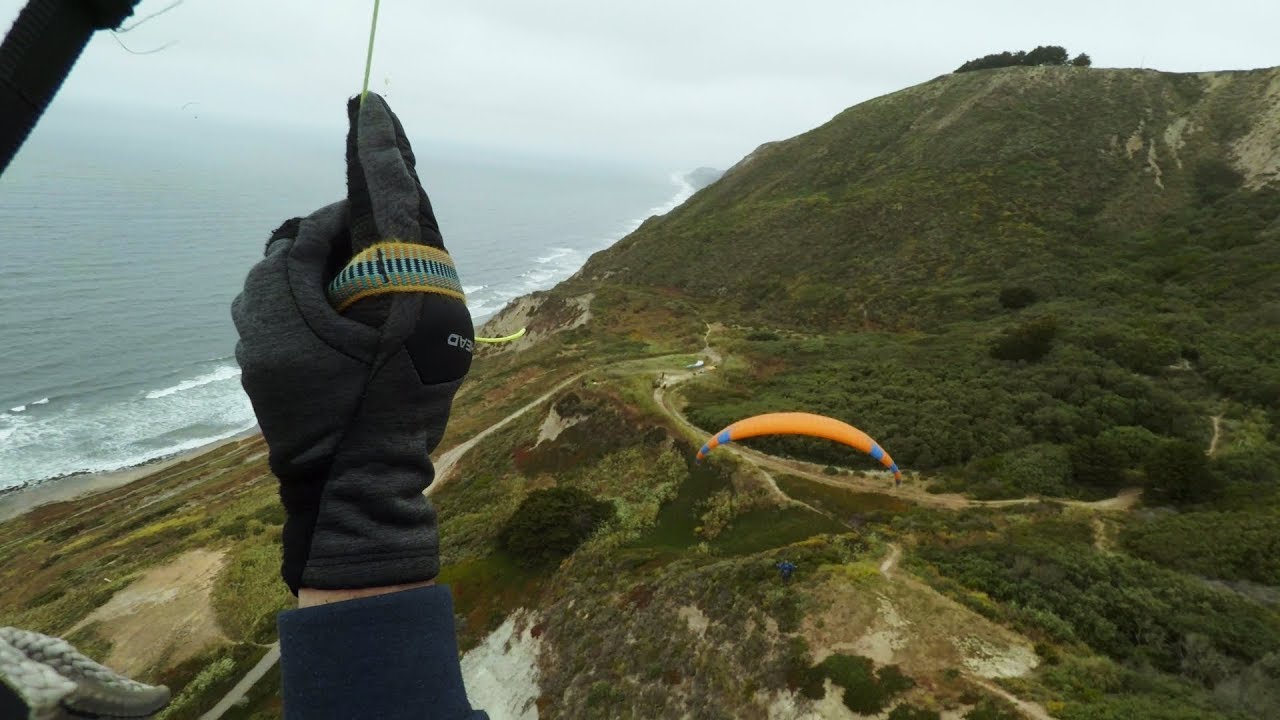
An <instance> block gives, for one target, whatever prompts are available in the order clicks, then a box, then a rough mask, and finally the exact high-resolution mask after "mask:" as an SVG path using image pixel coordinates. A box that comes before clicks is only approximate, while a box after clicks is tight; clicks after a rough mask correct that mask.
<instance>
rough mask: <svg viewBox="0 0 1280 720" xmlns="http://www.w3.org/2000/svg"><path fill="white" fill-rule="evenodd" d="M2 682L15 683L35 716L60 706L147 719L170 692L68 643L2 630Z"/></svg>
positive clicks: (105, 714) (0, 637) (0, 635)
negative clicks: (81, 651) (92, 658)
mask: <svg viewBox="0 0 1280 720" xmlns="http://www.w3.org/2000/svg"><path fill="white" fill-rule="evenodd" d="M0 679H3V680H4V681H6V682H9V683H10V684H12V685H13V686H14V687H15V689H16V690H18V691H19V693H20V694H21V695H22V696H23V697H24V698H25V699H26V700H27V704H28V705H30V706H31V707H32V708H33V713H34V717H36V718H43V717H55V716H56V715H46V714H45V713H48V712H56V710H57V708H58V707H60V706H61V707H65V708H68V709H70V710H76V711H84V712H88V713H91V715H92V716H97V717H103V718H146V717H150V716H151V715H153V714H154V713H155V712H156V711H158V710H159V709H160V708H162V707H164V705H165V704H166V703H167V702H168V700H169V690H168V688H164V687H153V686H151V685H146V684H144V683H140V682H137V681H135V680H130V679H129V678H127V677H124V676H123V675H120V674H118V673H116V672H115V671H113V670H111V669H110V668H108V667H106V666H103V665H100V664H99V663H97V662H94V661H93V660H91V659H89V658H88V657H86V656H85V655H83V654H81V653H80V652H79V651H77V650H76V649H75V648H74V647H72V645H71V644H70V643H68V642H67V641H66V640H63V639H61V638H56V637H50V636H48V635H42V634H40V633H35V632H31V631H29V630H20V629H18V628H10V627H6V628H0Z"/></svg>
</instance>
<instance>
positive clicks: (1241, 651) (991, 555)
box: [918, 521, 1280, 673]
mask: <svg viewBox="0 0 1280 720" xmlns="http://www.w3.org/2000/svg"><path fill="white" fill-rule="evenodd" d="M1055 526H1056V527H1055ZM1088 533H1089V528H1088V526H1087V525H1086V524H1084V523H1075V524H1068V523H1062V522H1059V521H1040V522H1036V523H1031V524H1028V525H1026V526H1021V525H1020V526H1016V528H1015V529H1014V530H1013V531H1011V533H1010V534H1009V535H1007V536H1006V537H1005V538H1004V539H1003V540H996V541H989V542H982V543H977V544H973V545H968V546H963V547H955V546H946V545H942V544H923V545H921V546H920V548H919V550H918V557H920V558H922V559H924V560H926V561H928V562H930V563H932V564H933V565H934V566H935V567H937V568H938V570H939V571H940V572H941V573H942V574H944V575H946V576H948V577H951V578H953V579H955V580H956V581H958V582H959V583H960V584H961V585H963V586H965V587H968V588H970V589H973V590H979V591H982V592H984V593H986V594H987V595H989V596H990V597H991V598H992V599H993V600H996V601H997V602H999V603H1002V604H1004V605H1005V606H1006V608H1008V609H1007V610H1005V611H1004V612H1006V614H1007V617H1009V619H1011V620H1014V621H1015V622H1017V623H1018V624H1021V625H1024V626H1030V627H1032V628H1035V629H1036V630H1039V631H1043V632H1049V631H1050V628H1049V627H1048V626H1045V625H1044V623H1042V622H1040V618H1042V617H1051V618H1054V619H1055V621H1060V622H1062V623H1064V624H1065V625H1066V627H1067V628H1069V630H1070V632H1071V635H1072V636H1074V638H1075V639H1078V640H1081V641H1084V642H1086V643H1088V644H1089V645H1090V646H1091V647H1093V648H1095V649H1097V650H1098V651H1100V652H1102V653H1105V654H1107V655H1109V656H1111V657H1113V658H1115V659H1117V660H1120V661H1126V662H1132V663H1135V664H1143V663H1147V664H1150V665H1152V666H1154V667H1156V668H1158V669H1160V670H1163V671H1165V672H1170V673H1180V672H1182V659H1183V657H1184V647H1183V642H1184V639H1185V638H1186V637H1187V635H1189V634H1191V633H1198V634H1202V635H1204V636H1205V637H1207V638H1209V639H1210V640H1211V643H1212V647H1213V649H1214V650H1215V651H1216V652H1218V653H1220V654H1222V655H1223V656H1226V657H1228V658H1232V659H1233V660H1235V661H1237V662H1244V663H1248V662H1253V661H1256V660H1258V659H1259V658H1261V657H1262V656H1263V655H1265V654H1266V653H1268V652H1270V651H1271V650H1273V649H1274V648H1276V647H1280V617H1277V616H1276V615H1275V614H1274V613H1272V612H1270V611H1269V610H1268V609H1266V608H1264V607H1262V606H1260V605H1258V604H1256V603H1253V602H1251V601H1249V600H1246V599H1245V598H1243V597H1241V596H1239V595H1237V594H1235V593H1233V592H1230V591H1226V590H1221V589H1217V588H1214V587H1211V586H1209V585H1207V584H1205V583H1204V582H1203V581H1202V580H1200V579H1199V578H1191V577H1187V576H1185V575H1181V574H1178V573H1176V572H1173V571H1171V570H1167V569H1164V568H1162V567H1160V566H1158V565H1155V564H1152V563H1149V562H1147V561H1144V560H1138V559H1134V558H1131V557H1129V556H1127V555H1124V554H1123V553H1116V554H1103V553H1096V552H1093V551H1092V549H1091V547H1090V545H1089V542H1090V540H1089V535H1088ZM1055 634H1056V635H1060V634H1061V630H1059V631H1058V632H1056V633H1055ZM1059 639H1063V640H1067V639H1070V638H1059Z"/></svg>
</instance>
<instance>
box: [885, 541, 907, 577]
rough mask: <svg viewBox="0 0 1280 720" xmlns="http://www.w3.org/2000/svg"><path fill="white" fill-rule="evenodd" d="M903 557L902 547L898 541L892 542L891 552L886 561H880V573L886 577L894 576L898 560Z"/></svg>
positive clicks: (890, 545)
mask: <svg viewBox="0 0 1280 720" xmlns="http://www.w3.org/2000/svg"><path fill="white" fill-rule="evenodd" d="M901 559H902V548H901V547H900V546H899V545H898V544H897V543H890V544H889V554H888V556H886V557H885V559H884V562H882V563H880V574H881V575H883V576H885V577H886V578H890V577H893V571H894V570H896V569H897V568H898V561H899V560H901Z"/></svg>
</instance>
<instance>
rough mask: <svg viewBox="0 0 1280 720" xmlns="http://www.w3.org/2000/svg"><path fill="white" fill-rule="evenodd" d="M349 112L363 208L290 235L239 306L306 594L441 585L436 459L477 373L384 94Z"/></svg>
mask: <svg viewBox="0 0 1280 720" xmlns="http://www.w3.org/2000/svg"><path fill="white" fill-rule="evenodd" d="M348 114H349V117H350V121H351V129H350V132H349V135H348V139H347V178H348V198H347V200H346V201H343V202H339V203H336V204H334V205H330V206H328V207H325V208H322V209H320V210H318V211H316V212H315V213H313V214H312V215H310V216H308V217H306V218H302V219H296V218H295V219H294V220H290V221H288V222H286V223H285V224H284V225H282V226H281V227H280V228H279V229H277V230H276V231H275V232H274V233H273V234H272V236H271V238H270V239H269V240H268V242H267V248H266V257H265V259H263V260H262V261H261V262H259V263H258V264H257V265H256V266H254V268H253V269H252V270H250V272H249V276H248V279H246V281H245V286H244V292H243V293H241V294H240V295H239V296H238V297H237V298H236V299H235V301H234V302H233V303H232V306H231V314H232V318H233V319H234V320H235V325H236V329H237V331H238V332H239V335H240V341H239V342H238V343H237V344H236V360H237V361H238V362H239V364H240V368H241V370H242V374H241V383H242V385H243V386H244V389H245V392H246V393H248V395H249V398H250V400H252V402H253V409H254V412H255V414H256V415H257V417H258V424H259V426H260V427H261V428H262V433H263V436H264V437H265V438H266V441H267V445H268V447H269V449H270V462H271V470H272V471H273V472H274V473H275V474H276V476H277V477H278V478H279V479H280V499H281V501H282V503H283V504H284V507H285V511H286V521H285V527H284V562H283V567H282V575H283V577H284V580H285V583H286V584H288V586H289V588H290V589H291V590H292V591H293V592H294V593H295V594H297V592H298V590H299V588H303V587H307V588H317V589H330V590H332V589H348V588H364V587H377V586H385V585H400V584H408V583H415V582H421V581H425V580H430V579H431V578H434V577H435V576H436V574H437V573H438V572H439V569H440V560H439V537H438V534H437V529H436V518H435V511H434V509H432V508H431V506H430V505H429V504H428V503H427V500H426V498H425V497H424V496H423V491H424V490H425V489H426V487H427V486H428V485H430V484H431V481H432V479H433V477H434V469H433V468H432V465H431V461H430V460H429V459H428V457H427V456H428V453H430V452H431V451H432V450H434V449H435V447H436V445H437V444H439V442H440V438H441V436H442V435H443V434H444V429H445V424H446V423H447V422H448V419H449V409H450V406H451V403H452V401H453V396H454V393H455V392H457V390H458V386H459V385H460V384H461V383H462V380H463V378H464V377H465V376H466V374H467V371H468V370H469V369H470V367H471V351H472V347H473V345H472V341H473V339H474V330H473V327H472V323H471V316H470V314H469V313H468V311H467V308H466V305H465V303H464V302H463V300H462V292H461V285H459V284H458V281H457V274H456V271H454V270H453V267H452V261H451V260H449V256H448V254H447V253H446V252H445V249H444V242H443V240H442V239H441V236H440V231H439V226H438V225H437V223H436V219H435V215H434V213H433V211H432V209H431V204H430V202H429V201H428V199H427V195H426V192H425V191H424V190H423V189H422V185H421V184H420V182H419V181H418V177H417V174H416V172H415V170H414V157H413V151H412V150H411V148H410V147H409V142H408V140H407V139H406V138H405V136H404V130H403V128H402V127H401V126H400V122H399V120H398V119H397V118H396V116H395V115H394V113H392V112H391V109H390V108H389V107H387V105H386V103H385V102H384V101H383V100H382V98H381V97H379V96H377V95H375V94H373V93H370V94H369V95H368V96H366V100H365V101H364V103H363V105H361V104H360V103H359V101H358V99H353V100H352V102H351V105H350V106H349V108H348ZM361 251H364V252H363V253H361ZM353 252H355V253H356V258H355V260H354V261H353V259H352V253H353ZM428 261H429V262H428ZM348 263H351V265H350V266H348ZM344 268H345V269H344ZM375 280H376V282H375ZM375 286H376V288H378V289H380V290H379V291H380V292H382V291H385V293H384V294H378V295H376V296H374V297H370V298H365V299H361V298H359V297H355V296H356V295H357V294H359V293H358V292H357V291H359V290H361V289H365V290H367V289H370V288H375ZM352 302H354V304H351V303H352ZM334 305H338V306H339V307H342V306H344V305H349V306H350V307H349V308H344V309H345V310H346V314H345V315H344V314H342V313H340V312H338V310H336V309H335V307H334Z"/></svg>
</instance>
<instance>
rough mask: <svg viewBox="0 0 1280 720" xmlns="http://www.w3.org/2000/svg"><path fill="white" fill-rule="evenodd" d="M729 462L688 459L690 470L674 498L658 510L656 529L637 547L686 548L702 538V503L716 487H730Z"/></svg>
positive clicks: (642, 539) (718, 488)
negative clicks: (700, 533) (699, 461)
mask: <svg viewBox="0 0 1280 720" xmlns="http://www.w3.org/2000/svg"><path fill="white" fill-rule="evenodd" d="M728 468H729V465H727V464H724V463H719V462H716V461H714V460H709V461H705V462H702V463H689V474H688V476H687V477H685V479H684V482H682V483H680V488H679V489H678V490H677V491H676V496H675V499H673V500H671V501H670V502H668V503H666V504H665V505H663V506H662V507H661V508H660V509H659V510H658V517H657V520H656V521H655V522H654V526H653V529H652V530H651V531H650V532H648V533H646V534H645V535H644V536H643V537H641V538H640V539H639V540H638V541H637V542H636V543H635V545H636V546H637V547H669V548H687V547H691V546H693V545H696V544H697V543H699V542H700V541H701V540H702V538H701V537H700V536H699V535H698V533H697V529H698V525H699V523H700V522H701V521H700V516H701V507H702V506H703V504H704V503H706V501H707V500H708V499H709V498H710V497H711V495H712V494H713V493H715V492H716V491H717V490H724V489H727V488H728V487H729V476H728Z"/></svg>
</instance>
